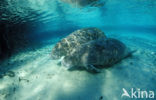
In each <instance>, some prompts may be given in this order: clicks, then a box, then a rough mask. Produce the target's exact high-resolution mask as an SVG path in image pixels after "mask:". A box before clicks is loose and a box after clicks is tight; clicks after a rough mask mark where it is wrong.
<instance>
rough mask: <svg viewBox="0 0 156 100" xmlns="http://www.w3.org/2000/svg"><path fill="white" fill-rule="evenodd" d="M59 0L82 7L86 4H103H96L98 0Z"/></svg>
mask: <svg viewBox="0 0 156 100" xmlns="http://www.w3.org/2000/svg"><path fill="white" fill-rule="evenodd" d="M61 1H63V2H66V3H69V4H72V5H73V6H75V7H84V6H87V5H91V6H103V3H101V4H98V2H99V1H100V0H61Z"/></svg>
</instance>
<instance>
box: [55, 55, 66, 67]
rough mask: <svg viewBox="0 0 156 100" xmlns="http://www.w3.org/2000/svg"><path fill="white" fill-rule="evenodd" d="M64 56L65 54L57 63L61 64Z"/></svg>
mask: <svg viewBox="0 0 156 100" xmlns="http://www.w3.org/2000/svg"><path fill="white" fill-rule="evenodd" d="M64 57H65V56H62V57H61V58H60V59H59V60H58V62H57V65H58V66H61V62H62V60H63V59H64Z"/></svg>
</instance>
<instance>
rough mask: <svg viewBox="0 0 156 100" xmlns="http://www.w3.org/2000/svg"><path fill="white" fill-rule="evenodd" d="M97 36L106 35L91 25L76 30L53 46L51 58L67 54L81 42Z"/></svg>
mask: <svg viewBox="0 0 156 100" xmlns="http://www.w3.org/2000/svg"><path fill="white" fill-rule="evenodd" d="M99 38H106V36H105V34H104V33H103V32H102V31H101V30H100V29H98V28H94V27H92V28H84V29H80V30H76V31H74V32H73V33H71V34H70V35H68V36H67V37H66V38H63V39H62V40H61V41H59V42H58V43H57V44H56V45H55V46H54V48H53V49H52V54H51V56H52V59H60V58H61V57H63V56H66V55H69V54H70V53H71V52H73V51H74V50H75V48H76V47H78V46H80V45H81V44H84V43H87V42H89V41H92V40H96V39H99Z"/></svg>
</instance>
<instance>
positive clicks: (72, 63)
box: [61, 38, 131, 72]
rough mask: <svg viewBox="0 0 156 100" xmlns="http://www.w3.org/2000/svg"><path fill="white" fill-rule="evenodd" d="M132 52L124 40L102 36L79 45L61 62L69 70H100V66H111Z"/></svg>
mask: <svg viewBox="0 0 156 100" xmlns="http://www.w3.org/2000/svg"><path fill="white" fill-rule="evenodd" d="M130 54H131V53H130V52H129V50H128V49H127V47H126V46H125V45H124V44H123V43H122V42H120V41H118V40H116V39H112V38H107V39H106V38H101V39H98V40H93V41H90V42H88V43H85V44H83V45H81V46H79V47H77V48H76V50H75V51H74V52H72V53H71V54H70V55H68V56H65V57H64V58H63V60H62V62H61V63H62V65H63V66H66V67H67V68H68V69H69V70H74V69H79V68H82V69H86V70H88V71H91V72H100V70H99V69H98V67H107V66H111V65H113V64H115V63H117V62H119V61H120V60H122V59H123V58H125V57H127V56H129V55H130Z"/></svg>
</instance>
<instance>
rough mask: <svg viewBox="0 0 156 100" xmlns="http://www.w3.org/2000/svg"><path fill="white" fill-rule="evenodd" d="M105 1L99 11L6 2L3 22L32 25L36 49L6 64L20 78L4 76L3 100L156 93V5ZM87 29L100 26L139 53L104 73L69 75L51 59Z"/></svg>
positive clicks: (150, 0)
mask: <svg viewBox="0 0 156 100" xmlns="http://www.w3.org/2000/svg"><path fill="white" fill-rule="evenodd" d="M1 2H2V3H3V1H1ZM100 3H102V4H103V5H100V6H96V7H95V6H90V5H86V6H75V3H74V4H73V3H71V4H70V3H68V2H62V1H60V0H27V1H22V0H14V1H12V0H6V2H5V3H3V4H4V5H3V6H2V5H1V7H0V8H1V9H2V10H4V9H5V12H3V14H2V15H1V20H12V23H14V24H15V25H16V24H21V23H22V24H27V25H28V26H29V28H28V29H30V30H32V31H31V33H27V34H28V35H27V37H28V38H29V39H30V40H33V45H30V46H29V47H27V48H25V49H24V50H22V51H21V52H19V53H16V54H14V55H13V56H11V57H10V58H9V59H6V60H5V61H3V62H2V64H1V65H0V66H1V67H2V68H3V70H9V71H13V72H14V74H15V76H14V77H10V76H9V75H5V76H4V77H2V78H0V100H130V99H133V98H128V97H121V95H122V93H123V90H122V89H123V88H125V89H126V90H127V91H128V92H129V93H130V91H131V88H134V89H135V90H137V89H141V90H142V91H155V95H156V85H155V84H156V1H155V0H105V1H103V0H101V2H100ZM2 10H1V11H2ZM8 16H9V17H8ZM85 27H97V28H99V29H101V30H102V31H103V32H104V33H105V34H106V35H107V37H112V38H116V39H118V40H120V41H122V42H123V43H125V44H126V45H127V47H129V48H131V49H132V50H137V51H136V52H135V53H134V54H133V56H132V57H129V58H127V59H124V60H122V61H121V62H120V63H118V64H116V65H114V66H112V67H110V68H104V69H102V72H101V73H99V74H91V73H88V72H86V71H85V70H84V71H78V70H76V71H68V70H67V69H66V68H65V67H63V66H59V65H58V64H57V61H55V60H52V59H51V58H50V54H51V51H52V48H53V46H54V45H55V44H56V43H57V42H58V41H59V40H60V39H62V38H64V37H65V36H67V35H68V34H70V33H71V32H73V31H75V30H77V29H81V28H85ZM34 45H37V47H36V46H34ZM1 70H2V69H1ZM155 98H156V96H155ZM155 98H154V99H149V98H139V100H155Z"/></svg>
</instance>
